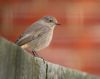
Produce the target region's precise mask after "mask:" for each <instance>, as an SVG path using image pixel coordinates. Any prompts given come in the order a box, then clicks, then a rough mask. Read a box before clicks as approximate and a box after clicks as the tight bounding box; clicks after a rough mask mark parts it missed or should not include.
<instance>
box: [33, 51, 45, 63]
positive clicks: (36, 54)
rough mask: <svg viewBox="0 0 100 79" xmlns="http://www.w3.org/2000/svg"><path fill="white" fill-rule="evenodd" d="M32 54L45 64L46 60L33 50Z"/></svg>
mask: <svg viewBox="0 0 100 79" xmlns="http://www.w3.org/2000/svg"><path fill="white" fill-rule="evenodd" d="M32 53H33V55H34V56H36V57H39V58H41V59H43V62H44V63H45V61H44V58H42V57H40V56H39V55H38V53H37V52H36V51H34V50H32Z"/></svg>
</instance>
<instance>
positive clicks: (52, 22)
mask: <svg viewBox="0 0 100 79" xmlns="http://www.w3.org/2000/svg"><path fill="white" fill-rule="evenodd" d="M40 21H41V23H42V24H45V25H46V26H49V27H50V28H52V27H53V28H54V27H55V26H56V25H60V24H59V23H58V21H57V19H56V18H55V17H53V16H44V17H42V18H41V19H40Z"/></svg>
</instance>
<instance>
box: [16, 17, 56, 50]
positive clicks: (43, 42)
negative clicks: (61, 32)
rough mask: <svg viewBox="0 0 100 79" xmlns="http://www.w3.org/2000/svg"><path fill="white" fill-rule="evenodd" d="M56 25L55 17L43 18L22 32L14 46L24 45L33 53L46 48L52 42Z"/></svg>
mask: <svg viewBox="0 0 100 79" xmlns="http://www.w3.org/2000/svg"><path fill="white" fill-rule="evenodd" d="M56 25H58V22H57V20H56V18H55V17H52V16H44V17H42V18H41V19H40V20H38V21H36V22H35V23H33V24H32V25H31V26H30V27H29V28H28V29H27V30H26V31H25V32H23V33H22V34H21V35H20V37H19V38H18V39H17V40H16V44H17V45H19V46H21V47H23V46H25V45H26V47H28V48H31V49H33V50H35V51H39V50H41V49H43V48H46V47H47V46H48V45H49V44H50V42H51V40H52V36H53V30H54V27H55V26H56Z"/></svg>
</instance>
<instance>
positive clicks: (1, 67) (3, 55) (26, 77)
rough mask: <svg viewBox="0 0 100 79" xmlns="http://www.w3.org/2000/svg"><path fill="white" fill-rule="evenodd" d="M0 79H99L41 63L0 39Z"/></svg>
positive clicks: (17, 47) (47, 63)
mask: <svg viewBox="0 0 100 79" xmlns="http://www.w3.org/2000/svg"><path fill="white" fill-rule="evenodd" d="M0 79H100V77H96V76H92V75H89V74H87V73H85V72H80V71H77V70H72V69H69V68H65V67H62V66H59V65H55V64H52V63H49V62H47V61H43V60H42V59H40V58H37V57H33V56H32V55H31V54H30V53H28V52H26V51H23V50H22V49H21V48H20V47H19V46H17V45H15V44H14V43H11V42H9V41H7V40H5V39H3V38H0Z"/></svg>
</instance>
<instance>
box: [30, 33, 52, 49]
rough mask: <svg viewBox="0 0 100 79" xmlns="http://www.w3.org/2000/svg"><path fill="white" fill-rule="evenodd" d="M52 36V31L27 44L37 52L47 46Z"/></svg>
mask: <svg viewBox="0 0 100 79" xmlns="http://www.w3.org/2000/svg"><path fill="white" fill-rule="evenodd" d="M52 36H53V31H49V32H47V33H45V34H43V35H41V36H40V37H38V38H36V39H35V40H33V41H31V42H30V43H29V45H30V47H32V49H33V50H35V51H39V50H41V49H43V48H46V47H48V46H49V44H50V42H51V40H52Z"/></svg>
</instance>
